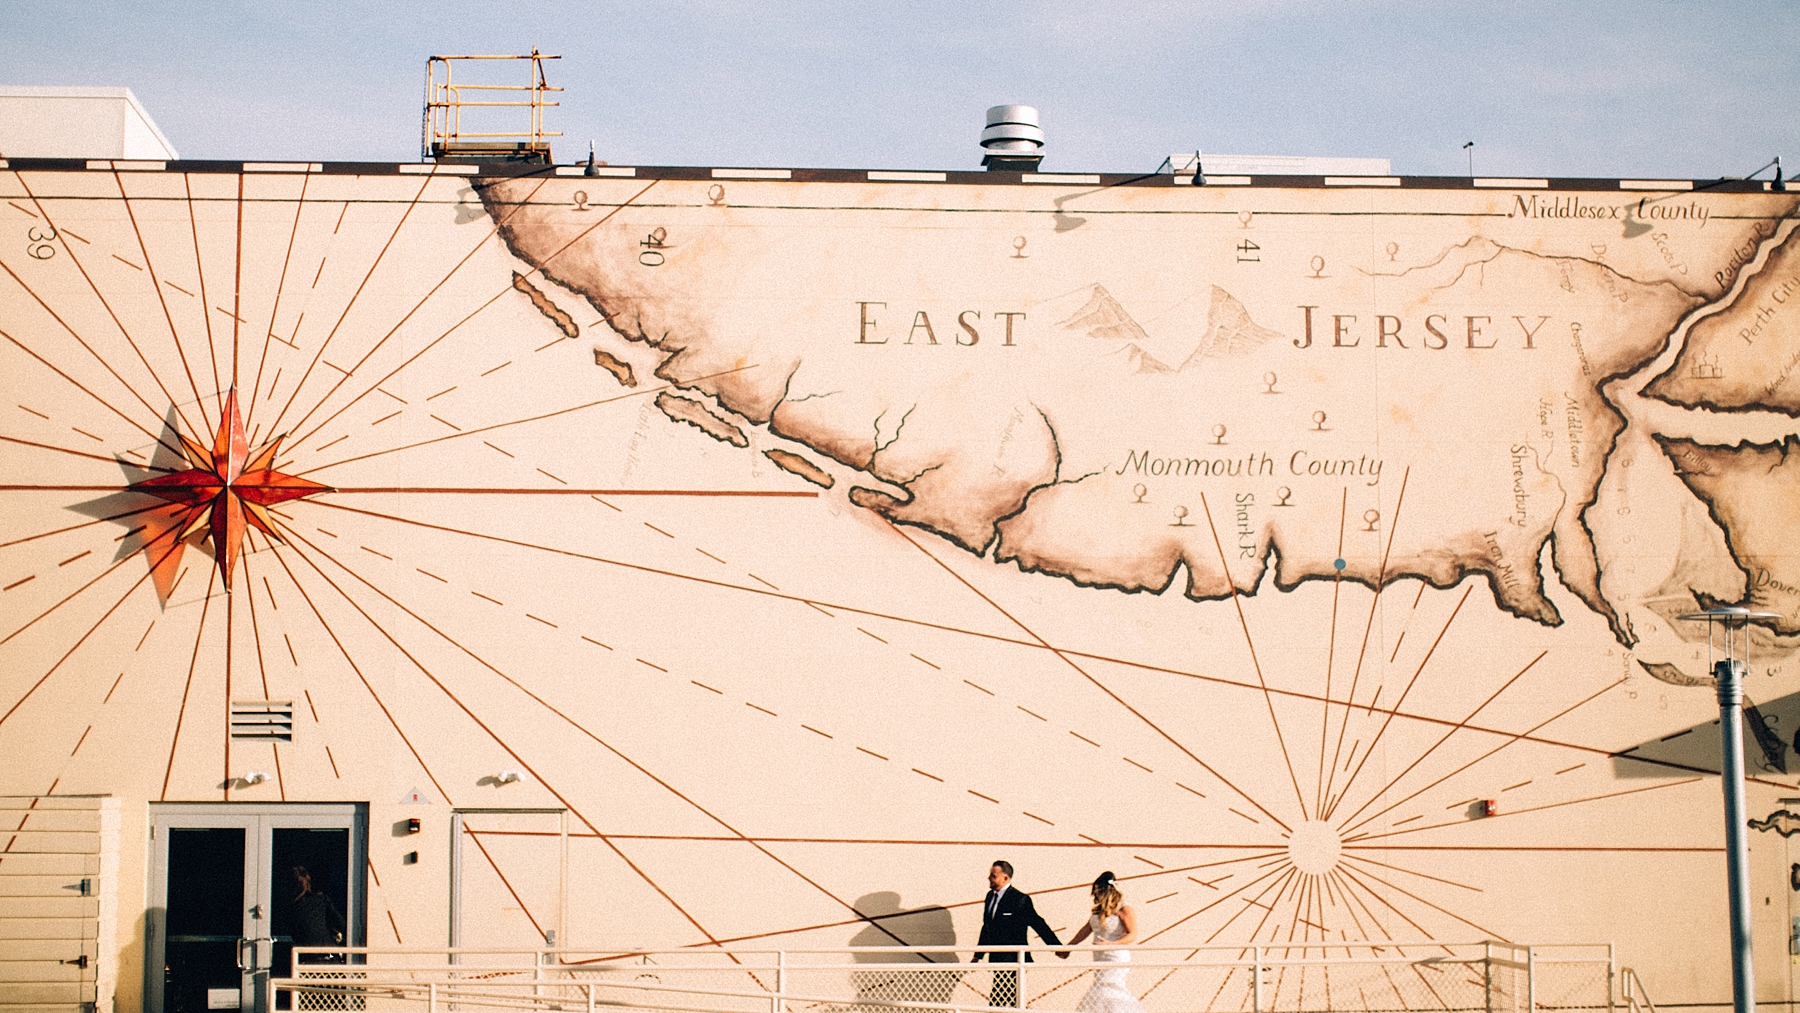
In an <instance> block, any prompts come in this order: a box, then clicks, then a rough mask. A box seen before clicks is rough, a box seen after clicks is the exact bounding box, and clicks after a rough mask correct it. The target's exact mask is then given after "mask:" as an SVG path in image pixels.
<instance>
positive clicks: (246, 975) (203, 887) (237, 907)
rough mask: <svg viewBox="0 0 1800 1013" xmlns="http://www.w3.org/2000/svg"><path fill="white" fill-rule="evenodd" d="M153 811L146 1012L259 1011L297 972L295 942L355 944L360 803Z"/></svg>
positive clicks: (362, 846) (361, 849)
mask: <svg viewBox="0 0 1800 1013" xmlns="http://www.w3.org/2000/svg"><path fill="white" fill-rule="evenodd" d="M151 815H152V820H151V835H152V839H151V844H152V856H153V862H154V867H155V868H154V873H153V875H152V878H151V898H150V913H149V925H148V926H147V929H148V931H147V934H146V935H147V939H146V941H147V944H148V946H149V953H148V957H149V959H148V961H147V962H146V968H147V977H148V979H149V980H148V981H146V982H145V985H146V986H147V987H146V988H145V994H146V996H147V997H148V999H149V1002H148V1003H147V1004H146V1005H147V1006H148V1007H149V1010H150V1013H203V1011H206V1010H222V1009H227V1010H244V1011H251V1013H264V1011H265V1006H266V1002H267V992H268V989H267V981H268V978H269V977H270V976H271V975H275V976H278V977H285V976H287V975H290V974H292V973H293V970H292V965H293V953H292V951H293V948H294V947H295V946H360V945H362V942H363V909H364V902H363V875H362V872H363V869H364V867H365V863H366V861H367V859H366V857H365V855H366V853H367V827H368V817H367V811H366V808H365V807H364V806H362V805H358V804H334V805H309V804H293V805H287V804H282V805H233V804H228V803H217V804H171V805H156V806H153V807H152V811H151ZM315 959H318V958H315ZM324 959H331V958H330V957H325V958H324ZM283 998H284V999H285V998H286V997H285V996H284V997H283ZM283 1005H284V1006H285V1005H286V1004H285V1002H284V1004H283Z"/></svg>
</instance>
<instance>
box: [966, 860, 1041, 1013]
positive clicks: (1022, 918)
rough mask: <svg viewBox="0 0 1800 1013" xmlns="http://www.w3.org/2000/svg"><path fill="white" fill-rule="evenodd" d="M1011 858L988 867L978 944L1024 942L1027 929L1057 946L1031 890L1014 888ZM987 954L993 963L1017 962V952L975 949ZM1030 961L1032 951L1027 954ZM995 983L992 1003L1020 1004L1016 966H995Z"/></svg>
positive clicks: (977, 957)
mask: <svg viewBox="0 0 1800 1013" xmlns="http://www.w3.org/2000/svg"><path fill="white" fill-rule="evenodd" d="M1012 872H1013V867H1012V863H1011V862H1007V861H999V862H995V863H994V864H993V866H992V867H991V868H989V869H988V895H987V903H986V904H984V905H983V906H982V909H981V938H980V940H978V942H977V945H979V946H1024V945H1026V944H1027V942H1028V940H1027V939H1026V937H1025V932H1026V930H1027V929H1030V930H1033V931H1035V932H1036V933H1037V934H1038V938H1040V939H1042V940H1043V941H1044V942H1045V943H1046V944H1047V945H1050V946H1056V945H1057V944H1058V943H1059V942H1060V940H1058V939H1057V938H1056V930H1055V929H1052V928H1051V927H1050V923H1048V922H1046V921H1044V919H1043V918H1042V916H1040V915H1039V914H1038V913H1037V908H1036V907H1034V906H1033V905H1032V903H1031V897H1030V895H1028V894H1025V893H1021V892H1020V891H1018V890H1014V889H1013V888H1012V885H1011V884H1012ZM984 956H985V957H987V959H988V963H990V964H1016V963H1018V962H1019V955H1018V954H1017V953H1000V952H990V951H984V950H976V951H975V960H976V961H980V960H981V958H982V957H984ZM1025 959H1026V960H1027V961H1030V960H1031V954H1029V953H1027V954H1025ZM993 973H994V987H993V988H992V990H990V991H989V993H988V1005H989V1006H1017V1005H1019V972H1017V971H1014V970H1004V971H1003V970H1000V969H999V968H995V969H994V972H993Z"/></svg>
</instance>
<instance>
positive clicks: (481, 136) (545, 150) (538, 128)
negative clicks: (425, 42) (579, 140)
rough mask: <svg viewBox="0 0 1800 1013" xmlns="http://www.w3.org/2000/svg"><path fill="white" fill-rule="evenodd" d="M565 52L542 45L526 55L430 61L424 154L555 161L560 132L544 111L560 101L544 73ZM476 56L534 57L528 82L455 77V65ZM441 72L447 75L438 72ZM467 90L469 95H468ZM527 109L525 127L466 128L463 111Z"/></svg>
mask: <svg viewBox="0 0 1800 1013" xmlns="http://www.w3.org/2000/svg"><path fill="white" fill-rule="evenodd" d="M560 59H562V57H560V56H551V55H549V54H547V53H539V52H538V51H537V47H535V46H534V47H532V50H531V52H530V53H529V54H528V55H524V56H433V57H430V58H428V59H427V60H426V61H425V115H424V126H423V129H422V130H421V134H422V138H421V142H420V151H421V155H422V156H423V157H424V158H427V159H432V158H444V157H455V156H459V155H460V156H465V157H473V158H513V159H526V160H535V161H541V162H548V161H549V160H550V138H552V137H561V136H562V134H561V132H559V131H554V130H545V129H544V110H545V109H547V108H550V107H553V106H555V105H557V103H555V102H552V101H550V100H548V99H547V98H545V96H546V95H547V94H549V93H550V92H559V91H562V89H561V88H558V87H553V86H552V85H551V84H550V83H549V81H548V79H546V78H545V76H544V61H545V60H560ZM475 60H484V61H485V60H529V61H531V65H530V67H529V73H530V76H529V77H528V78H527V80H526V83H524V84H494V83H488V82H482V83H478V82H470V81H466V80H465V81H459V80H456V77H455V71H456V66H457V65H458V64H460V63H465V62H469V61H475ZM440 71H441V72H442V77H440V76H439V72H440ZM465 93H466V94H467V96H468V97H465ZM489 109H524V110H527V113H526V115H527V117H528V119H527V123H526V124H525V129H523V130H483V131H476V130H465V129H463V113H464V112H465V111H468V110H489Z"/></svg>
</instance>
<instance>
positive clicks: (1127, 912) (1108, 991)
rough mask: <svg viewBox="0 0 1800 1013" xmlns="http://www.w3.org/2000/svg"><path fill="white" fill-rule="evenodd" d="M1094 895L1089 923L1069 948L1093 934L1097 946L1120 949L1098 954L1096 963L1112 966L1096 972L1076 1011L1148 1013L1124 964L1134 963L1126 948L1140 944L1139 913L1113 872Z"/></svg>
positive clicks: (1099, 883) (1097, 885) (1105, 874)
mask: <svg viewBox="0 0 1800 1013" xmlns="http://www.w3.org/2000/svg"><path fill="white" fill-rule="evenodd" d="M1091 894H1092V896H1093V899H1094V908H1093V911H1092V913H1091V914H1089V915H1088V921H1087V924H1086V925H1083V926H1082V927H1081V931H1079V932H1077V933H1075V938H1073V939H1071V940H1069V945H1070V946H1080V945H1081V941H1082V940H1083V939H1086V938H1087V937H1088V936H1089V935H1090V934H1091V935H1092V936H1093V937H1094V942H1095V944H1096V945H1099V944H1103V943H1110V944H1112V945H1114V946H1117V947H1120V949H1116V950H1095V951H1094V962H1095V963H1097V964H1109V965H1112V966H1109V967H1103V968H1096V969H1095V970H1094V983H1093V984H1092V985H1090V986H1089V987H1088V990H1087V994H1086V995H1084V996H1082V997H1081V1002H1080V1004H1079V1005H1077V1006H1076V1009H1078V1010H1080V1011H1081V1013H1144V1005H1143V1003H1140V1002H1138V1001H1137V997H1136V996H1134V995H1132V994H1131V989H1129V988H1127V987H1126V986H1125V975H1126V974H1127V973H1129V972H1128V970H1127V969H1126V967H1125V966H1124V965H1125V964H1126V963H1128V962H1129V961H1130V960H1131V951H1130V950H1127V949H1124V948H1123V947H1126V946H1129V945H1131V944H1132V943H1134V942H1136V941H1137V913H1136V912H1135V911H1133V910H1131V905H1129V904H1126V903H1125V897H1124V895H1123V894H1121V893H1120V892H1119V885H1118V881H1117V880H1116V879H1114V878H1113V874H1112V873H1110V872H1103V873H1101V874H1100V878H1099V879H1096V880H1094V886H1093V889H1092V890H1091ZM1056 955H1057V956H1058V957H1062V958H1064V959H1067V958H1068V956H1069V951H1068V950H1061V951H1059V952H1058V953H1057V954H1056Z"/></svg>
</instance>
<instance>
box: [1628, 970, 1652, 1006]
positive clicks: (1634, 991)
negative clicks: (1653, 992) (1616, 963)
mask: <svg viewBox="0 0 1800 1013" xmlns="http://www.w3.org/2000/svg"><path fill="white" fill-rule="evenodd" d="M1619 999H1620V1001H1621V1002H1623V1003H1624V1004H1625V1008H1626V1009H1627V1010H1628V1011H1629V1013H1656V1004H1655V1003H1653V1002H1651V1001H1650V996H1649V995H1648V994H1646V993H1645V992H1644V983H1643V981H1642V980H1640V979H1639V978H1638V976H1637V972H1636V971H1634V970H1632V969H1631V968H1629V967H1621V968H1619Z"/></svg>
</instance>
